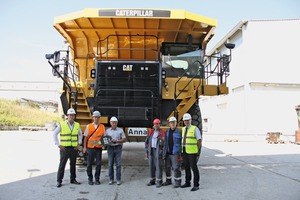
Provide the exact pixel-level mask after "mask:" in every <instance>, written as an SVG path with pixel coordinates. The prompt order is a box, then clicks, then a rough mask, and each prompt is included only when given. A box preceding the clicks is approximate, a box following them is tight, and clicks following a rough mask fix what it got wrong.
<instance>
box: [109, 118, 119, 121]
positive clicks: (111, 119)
mask: <svg viewBox="0 0 300 200" xmlns="http://www.w3.org/2000/svg"><path fill="white" fill-rule="evenodd" d="M117 121H118V119H117V118H116V117H111V118H110V122H117Z"/></svg>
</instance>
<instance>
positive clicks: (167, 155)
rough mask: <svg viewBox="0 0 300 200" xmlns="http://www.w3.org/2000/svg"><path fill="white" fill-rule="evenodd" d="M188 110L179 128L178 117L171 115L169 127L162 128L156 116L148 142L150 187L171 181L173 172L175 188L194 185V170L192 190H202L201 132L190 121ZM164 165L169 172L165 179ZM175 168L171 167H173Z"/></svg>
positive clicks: (168, 183) (147, 155)
mask: <svg viewBox="0 0 300 200" xmlns="http://www.w3.org/2000/svg"><path fill="white" fill-rule="evenodd" d="M191 121H192V117H191V115H190V114H189V113H185V114H184V115H183V122H184V125H185V126H184V127H182V129H179V128H177V120H176V118H175V117H170V119H169V120H168V122H169V128H168V129H167V130H166V131H164V130H162V129H161V128H160V124H161V122H160V120H159V119H154V121H153V129H152V130H151V131H150V132H149V133H148V135H147V137H146V141H145V149H146V157H147V158H148V161H149V175H150V181H149V183H148V184H147V185H148V186H151V185H156V187H158V188H159V187H161V186H167V185H171V184H172V176H171V171H173V176H174V188H179V187H181V188H187V187H191V179H192V174H191V171H193V177H194V178H193V187H192V189H191V191H197V190H199V181H200V173H199V169H198V167H197V162H198V159H199V156H200V153H201V146H202V135H201V132H200V130H199V128H198V127H196V126H194V125H192V124H191ZM182 164H183V167H184V169H185V183H184V184H183V185H181V165H182ZM163 166H164V167H165V171H166V181H165V182H163V181H162V177H163V176H162V173H163ZM171 169H172V170H171Z"/></svg>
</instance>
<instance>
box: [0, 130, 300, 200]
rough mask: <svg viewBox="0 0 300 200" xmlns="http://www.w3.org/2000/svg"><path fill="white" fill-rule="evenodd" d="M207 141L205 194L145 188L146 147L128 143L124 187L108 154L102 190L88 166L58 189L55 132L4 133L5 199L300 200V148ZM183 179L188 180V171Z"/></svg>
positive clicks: (1, 176) (0, 181)
mask: <svg viewBox="0 0 300 200" xmlns="http://www.w3.org/2000/svg"><path fill="white" fill-rule="evenodd" d="M214 137H216V136H209V135H208V136H205V139H204V141H203V150H202V154H201V158H200V160H199V163H198V165H199V169H200V173H201V181H200V182H201V183H200V184H201V185H200V190H198V191H196V192H191V191H190V188H188V189H182V188H178V189H174V188H172V187H171V186H166V187H161V188H156V187H155V186H151V187H149V186H146V183H147V182H148V181H149V178H148V167H147V161H146V160H145V157H144V149H143V143H125V144H124V150H123V167H122V181H123V183H122V185H120V186H117V185H115V184H114V185H108V170H107V155H106V152H105V151H104V152H103V166H102V170H101V171H102V172H101V185H99V186H98V185H93V186H89V185H88V184H87V176H86V171H85V166H78V167H77V180H78V181H80V182H82V184H81V185H79V186H77V185H72V184H70V183H69V167H68V166H67V168H66V173H65V179H64V182H63V186H62V187H61V188H56V187H55V185H56V170H57V167H58V161H59V152H58V149H57V147H55V146H54V144H53V139H52V134H51V132H13V131H11V132H8V131H6V132H5V131H3V132H0V141H1V145H0V163H1V164H0V199H1V200H8V199H16V200H18V199H20V200H21V199H22V200H26V199H28V200H29V199H30V200H32V199H43V200H48V199H49V200H50V199H51V200H52V199H70V200H93V199H105V200H106V199H113V200H119V199H124V200H125V199H127V200H131V199H167V200H168V199H172V200H173V199H174V200H175V199H198V200H201V199H202V200H217V199H222V200H229V199H230V200H239V199H241V200H242V199H245V200H249V199H255V200H258V199H263V200H268V199H272V200H277V199H278V200H279V199H288V200H299V199H300V145H296V144H289V143H286V144H268V143H267V142H266V141H264V140H259V141H253V140H251V141H250V140H249V141H246V140H243V141H239V142H223V140H218V139H217V138H214ZM182 172H183V175H182V177H183V180H184V171H182Z"/></svg>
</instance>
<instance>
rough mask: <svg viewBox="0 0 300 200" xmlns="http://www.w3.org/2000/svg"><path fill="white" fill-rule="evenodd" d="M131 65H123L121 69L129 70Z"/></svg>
mask: <svg viewBox="0 0 300 200" xmlns="http://www.w3.org/2000/svg"><path fill="white" fill-rule="evenodd" d="M132 66H133V65H123V71H125V72H131V71H132Z"/></svg>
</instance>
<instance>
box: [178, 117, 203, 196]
mask: <svg viewBox="0 0 300 200" xmlns="http://www.w3.org/2000/svg"><path fill="white" fill-rule="evenodd" d="M183 122H184V125H185V127H182V157H183V165H184V168H185V184H184V185H182V186H181V187H182V188H186V187H191V178H192V174H191V169H192V171H193V175H194V187H193V188H192V189H191V191H197V190H199V181H200V174H199V169H198V166H197V161H198V158H199V156H200V152H201V146H202V136H201V133H200V130H199V128H198V127H196V126H194V125H192V124H191V122H192V117H191V115H190V114H189V113H185V114H184V115H183Z"/></svg>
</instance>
